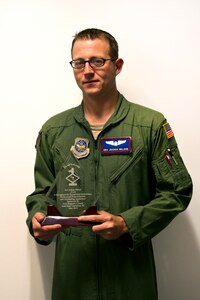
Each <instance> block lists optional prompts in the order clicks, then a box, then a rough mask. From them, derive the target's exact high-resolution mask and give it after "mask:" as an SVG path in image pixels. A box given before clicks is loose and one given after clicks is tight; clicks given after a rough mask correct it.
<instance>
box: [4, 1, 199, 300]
mask: <svg viewBox="0 0 200 300" xmlns="http://www.w3.org/2000/svg"><path fill="white" fill-rule="evenodd" d="M87 27H97V28H101V29H104V30H107V31H109V32H110V33H111V34H113V35H114V36H115V37H116V39H117V40H118V42H119V46H120V56H121V57H122V58H123V59H124V61H125V64H124V68H123V71H122V73H121V74H120V75H119V76H118V77H117V83H118V88H119V90H120V91H121V92H122V93H123V94H124V96H125V97H126V98H128V99H129V100H131V101H134V102H137V103H140V104H143V105H145V106H149V107H151V108H154V109H156V110H159V111H161V112H162V113H164V115H165V116H166V117H167V119H168V121H169V122H170V124H171V126H172V129H173V131H174V132H175V136H176V139H177V141H178V144H179V148H180V150H181V154H182V156H183V158H184V161H185V163H186V165H187V167H188V170H189V172H190V174H191V176H192V178H193V182H194V195H193V199H192V202H191V204H190V206H189V208H188V209H187V211H186V212H184V213H183V214H181V215H179V216H178V217H177V218H176V219H175V220H174V221H173V222H172V223H171V224H170V225H169V226H168V227H167V228H166V229H165V230H164V231H162V232H161V233H160V234H159V235H158V236H157V237H156V238H154V240H153V242H154V249H155V259H156V267H157V274H158V288H159V294H160V297H159V300H198V299H200V283H199V278H200V232H199V228H200V217H199V212H200V202H199V198H200V187H199V167H200V159H199V157H200V133H199V132H200V126H199V123H200V117H199V115H200V104H199V100H200V2H199V0H168V1H165V0H138V1H136V0H123V1H121V0H120V1H119V0H109V1H108V0H101V1H98V0H96V1H91V0H85V1H82V0H73V1H67V0H66V1H64V0H46V1H45V0H18V1H15V0H0V101H1V102H0V105H1V109H0V126H1V131H0V135H1V136H0V139H1V148H0V151H1V152H0V187H1V227H0V230H1V234H0V237H1V242H0V243H1V250H0V270H1V276H0V299H3V300H13V299H18V300H35V299H41V300H43V299H45V300H48V299H50V289H51V277H52V265H53V252H54V245H51V246H50V247H42V246H38V245H36V243H35V242H34V240H33V239H32V238H31V237H30V236H29V234H28V231H27V228H26V225H25V220H26V216H27V213H26V208H25V197H26V195H27V194H30V193H31V192H32V191H33V189H34V181H33V166H34V159H35V150H34V145H35V140H36V138H37V134H38V131H39V130H40V127H41V125H42V124H43V123H44V122H45V121H46V120H47V119H48V118H49V117H50V116H52V115H54V114H56V113H58V112H60V111H63V110H65V109H67V108H70V107H72V106H75V105H77V104H79V103H80V101H81V92H80V91H79V89H78V87H77V86H76V84H75V81H74V78H73V73H72V70H71V67H70V65H69V63H68V62H69V60H70V47H71V41H72V36H73V35H74V34H75V32H76V31H79V30H82V29H85V28H87ZM149 300H150V299H149Z"/></svg>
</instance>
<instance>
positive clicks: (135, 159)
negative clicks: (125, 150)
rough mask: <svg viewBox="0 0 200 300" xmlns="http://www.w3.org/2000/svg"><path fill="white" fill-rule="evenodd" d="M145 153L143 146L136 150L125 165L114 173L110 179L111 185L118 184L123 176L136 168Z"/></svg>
mask: <svg viewBox="0 0 200 300" xmlns="http://www.w3.org/2000/svg"><path fill="white" fill-rule="evenodd" d="M143 152H144V148H143V146H142V145H140V146H138V147H137V148H136V149H135V150H134V154H133V155H132V156H131V157H129V158H127V159H126V160H125V161H124V162H123V164H121V165H120V166H118V168H117V169H116V170H115V171H114V172H113V173H112V175H111V177H110V181H111V183H116V182H117V181H118V180H119V179H120V178H121V177H122V176H123V175H126V174H127V172H128V171H129V170H130V169H132V168H134V166H135V165H136V164H137V163H138V162H139V160H140V159H141V158H142V155H143Z"/></svg>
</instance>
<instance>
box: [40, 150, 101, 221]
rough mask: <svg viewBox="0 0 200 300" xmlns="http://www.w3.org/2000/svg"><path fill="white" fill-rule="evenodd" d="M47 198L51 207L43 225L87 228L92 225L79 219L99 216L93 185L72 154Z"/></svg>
mask: <svg viewBox="0 0 200 300" xmlns="http://www.w3.org/2000/svg"><path fill="white" fill-rule="evenodd" d="M47 197H48V202H49V204H50V205H49V206H48V212H47V217H46V218H45V219H44V221H43V222H42V225H52V224H61V225H63V226H86V225H91V224H89V223H88V224H86V223H84V222H78V217H79V216H80V215H84V214H87V215H88V214H90V215H91V214H97V211H96V206H95V205H94V195H93V183H92V182H88V180H87V174H85V173H84V170H83V169H82V168H81V165H80V163H79V160H78V159H77V158H76V157H75V156H74V154H73V153H72V152H70V154H69V156H68V157H67V159H66V161H65V162H64V163H63V165H62V167H61V169H60V171H59V172H58V174H57V176H56V178H55V180H54V182H53V184H52V185H51V187H50V189H49V191H48V193H47Z"/></svg>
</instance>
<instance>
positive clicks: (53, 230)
mask: <svg viewBox="0 0 200 300" xmlns="http://www.w3.org/2000/svg"><path fill="white" fill-rule="evenodd" d="M44 218H45V215H44V214H42V213H40V212H38V213H36V214H35V215H34V216H33V218H32V228H33V233H34V237H35V238H37V239H39V240H41V241H49V240H51V239H52V238H53V237H54V235H56V234H57V233H59V232H60V230H61V228H62V226H61V225H60V224H56V225H47V226H41V223H42V221H43V220H44Z"/></svg>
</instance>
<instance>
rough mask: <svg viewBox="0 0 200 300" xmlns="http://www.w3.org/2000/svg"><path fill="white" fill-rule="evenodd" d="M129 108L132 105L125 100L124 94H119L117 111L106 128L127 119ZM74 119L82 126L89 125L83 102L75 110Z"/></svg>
mask: <svg viewBox="0 0 200 300" xmlns="http://www.w3.org/2000/svg"><path fill="white" fill-rule="evenodd" d="M129 108H130V103H129V102H128V101H127V100H126V99H125V98H124V96H123V95H122V94H120V93H119V96H118V101H117V105H116V109H115V111H114V113H113V115H112V116H111V117H110V119H109V120H108V121H107V123H106V124H105V126H106V127H107V126H108V125H111V124H115V123H117V122H120V121H121V120H123V119H124V118H125V117H126V115H127V113H128V111H129ZM74 118H75V120H76V121H77V122H79V123H82V124H84V123H85V124H86V123H88V122H87V120H86V119H85V116H84V108H83V102H82V103H81V104H80V105H79V106H77V107H76V108H75V114H74Z"/></svg>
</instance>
